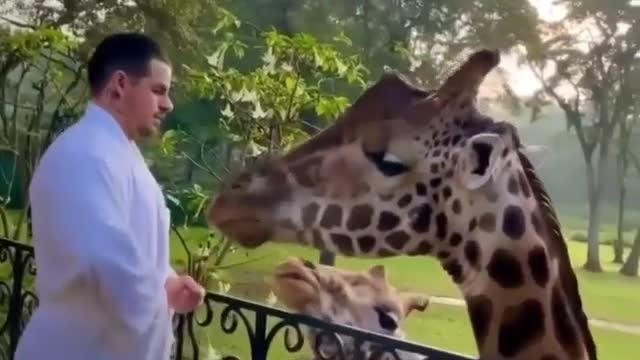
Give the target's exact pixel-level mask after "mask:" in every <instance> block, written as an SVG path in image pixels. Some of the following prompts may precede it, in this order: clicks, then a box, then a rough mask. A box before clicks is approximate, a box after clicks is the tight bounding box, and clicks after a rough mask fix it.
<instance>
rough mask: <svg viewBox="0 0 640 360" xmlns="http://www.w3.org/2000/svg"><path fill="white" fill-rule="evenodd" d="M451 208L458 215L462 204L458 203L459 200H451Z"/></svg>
mask: <svg viewBox="0 0 640 360" xmlns="http://www.w3.org/2000/svg"><path fill="white" fill-rule="evenodd" d="M451 210H453V213H454V214H456V215H459V214H460V213H461V212H462V204H461V203H460V200H458V199H455V200H453V203H452V204H451Z"/></svg>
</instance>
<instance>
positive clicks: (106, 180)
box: [34, 158, 166, 336]
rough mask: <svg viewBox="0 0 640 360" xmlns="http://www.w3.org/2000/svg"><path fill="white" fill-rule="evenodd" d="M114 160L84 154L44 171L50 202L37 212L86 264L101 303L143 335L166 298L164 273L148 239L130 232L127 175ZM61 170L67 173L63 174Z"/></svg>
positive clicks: (70, 252)
mask: <svg viewBox="0 0 640 360" xmlns="http://www.w3.org/2000/svg"><path fill="white" fill-rule="evenodd" d="M67 161H68V160H67ZM116 166H120V164H109V163H107V161H105V160H104V159H99V158H98V159H93V158H91V159H84V158H83V159H82V160H81V161H75V164H73V167H72V168H70V167H69V170H66V169H57V170H56V172H58V171H59V172H58V174H57V176H56V174H51V175H49V176H46V177H45V176H41V178H49V180H45V179H43V181H40V185H39V186H40V187H39V190H38V192H39V193H43V191H42V190H43V189H45V190H46V191H45V192H44V195H43V197H44V198H45V199H46V200H39V201H41V202H42V201H46V202H47V205H46V207H43V206H40V209H43V208H44V209H46V210H45V211H44V212H42V210H41V211H40V212H38V213H34V216H41V217H45V216H46V217H48V218H47V223H48V226H47V231H48V232H49V233H50V235H47V236H50V237H51V238H52V239H55V241H56V242H57V243H60V246H62V247H63V248H64V251H65V252H66V255H65V256H68V257H69V258H74V259H78V260H76V261H78V262H80V263H82V264H83V265H82V269H83V270H82V273H83V275H82V276H85V277H86V279H87V281H88V282H90V283H92V284H93V289H94V290H95V291H96V295H97V297H98V299H99V301H101V302H102V307H103V309H104V310H105V311H106V312H107V313H108V314H110V316H111V317H112V318H113V319H114V320H116V321H119V322H120V323H121V324H123V325H124V328H125V329H126V330H127V331H129V332H130V333H131V335H132V336H139V335H142V334H144V333H146V332H147V331H148V330H149V329H150V327H151V325H152V323H153V321H154V319H155V318H156V317H157V315H158V312H159V311H161V309H162V305H163V304H164V303H165V302H166V292H165V290H164V281H165V278H163V277H162V276H161V275H160V274H158V273H157V271H155V270H154V267H153V265H152V264H153V263H152V261H151V259H149V258H148V257H147V256H145V253H144V251H143V247H142V246H141V245H142V244H144V241H145V239H135V238H134V237H133V236H132V232H131V230H130V225H129V220H128V217H127V214H128V213H129V212H130V209H129V204H130V203H129V200H128V196H127V186H128V181H129V177H128V176H127V172H125V171H123V170H121V169H120V168H118V167H116ZM65 167H68V166H63V168H65ZM65 170H66V171H65ZM50 172H51V171H50ZM60 174H67V175H69V176H67V177H66V178H64V179H63V178H62V176H60ZM44 184H46V185H44ZM36 195H37V194H36Z"/></svg>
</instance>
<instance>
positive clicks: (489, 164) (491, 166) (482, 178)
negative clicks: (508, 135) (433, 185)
mask: <svg viewBox="0 0 640 360" xmlns="http://www.w3.org/2000/svg"><path fill="white" fill-rule="evenodd" d="M503 149H504V143H503V140H502V138H501V137H500V135H498V134H493V133H480V134H477V135H474V136H472V137H471V138H469V140H468V141H467V145H466V147H465V149H464V156H463V158H464V159H465V161H461V162H459V163H458V175H459V177H460V179H461V181H462V183H463V185H464V186H465V187H466V188H467V189H469V190H475V189H478V188H480V187H482V186H483V185H484V184H486V183H487V182H489V181H490V180H491V178H492V177H493V176H494V175H495V174H496V173H498V172H499V171H500V169H501V168H502V163H501V162H500V161H499V160H500V153H501V152H502V150H503Z"/></svg>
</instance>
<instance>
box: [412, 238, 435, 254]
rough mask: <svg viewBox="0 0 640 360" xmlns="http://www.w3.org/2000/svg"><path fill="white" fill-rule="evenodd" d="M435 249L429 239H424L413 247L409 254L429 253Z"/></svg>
mask: <svg viewBox="0 0 640 360" xmlns="http://www.w3.org/2000/svg"><path fill="white" fill-rule="evenodd" d="M432 250H433V247H432V246H431V244H429V242H428V241H427V240H422V241H420V242H419V243H418V245H417V246H416V247H415V248H413V249H411V250H410V251H409V252H408V253H407V254H408V255H411V256H415V255H428V254H430V253H431V251H432Z"/></svg>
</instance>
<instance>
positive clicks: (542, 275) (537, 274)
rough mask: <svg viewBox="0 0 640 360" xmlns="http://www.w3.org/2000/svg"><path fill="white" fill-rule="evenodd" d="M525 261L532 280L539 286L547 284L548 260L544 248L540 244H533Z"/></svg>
mask: <svg viewBox="0 0 640 360" xmlns="http://www.w3.org/2000/svg"><path fill="white" fill-rule="evenodd" d="M527 263H528V264H529V270H530V271H531V276H532V277H533V280H534V281H535V282H536V284H538V286H540V287H545V286H547V283H548V282H549V262H548V261H547V254H546V253H545V251H544V248H543V247H542V246H540V245H537V246H535V247H534V248H533V249H531V250H530V251H529V255H528V256H527Z"/></svg>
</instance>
